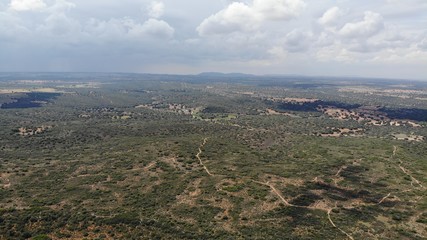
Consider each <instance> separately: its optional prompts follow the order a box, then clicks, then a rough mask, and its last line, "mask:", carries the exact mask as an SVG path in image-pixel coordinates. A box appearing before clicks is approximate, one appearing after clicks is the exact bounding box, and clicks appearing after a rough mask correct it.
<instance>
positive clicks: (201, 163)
mask: <svg viewBox="0 0 427 240" xmlns="http://www.w3.org/2000/svg"><path fill="white" fill-rule="evenodd" d="M207 142H208V138H205V139H203V143H202V144H201V145H200V147H199V152H198V153H197V154H196V158H197V159H199V163H200V165H202V166H203V168H204V169H205V171H206V173H207V174H208V175H209V176H213V174H212V173H211V172H209V169H208V168H207V167H206V165H205V164H203V161H202V159H201V158H200V154H202V152H203V151H202V148H203V147H204V146H205V144H206V143H207Z"/></svg>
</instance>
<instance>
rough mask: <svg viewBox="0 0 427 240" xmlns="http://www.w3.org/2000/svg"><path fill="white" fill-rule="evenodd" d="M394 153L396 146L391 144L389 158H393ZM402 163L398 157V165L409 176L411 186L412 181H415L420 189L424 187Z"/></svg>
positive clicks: (412, 184)
mask: <svg viewBox="0 0 427 240" xmlns="http://www.w3.org/2000/svg"><path fill="white" fill-rule="evenodd" d="M396 153H397V147H396V146H393V154H392V156H391V158H394V157H395V156H396ZM402 164H403V161H402V160H400V159H399V165H398V166H399V168H400V170H402V172H403V173H404V174H406V175H407V176H408V177H410V178H411V186H412V187H415V186H414V183H416V184H417V185H418V186H419V187H421V188H422V189H425V187H424V186H423V185H422V184H421V182H420V181H419V180H418V179H416V178H415V177H414V176H412V174H411V172H410V171H409V170H408V169H406V168H405V167H403V166H402Z"/></svg>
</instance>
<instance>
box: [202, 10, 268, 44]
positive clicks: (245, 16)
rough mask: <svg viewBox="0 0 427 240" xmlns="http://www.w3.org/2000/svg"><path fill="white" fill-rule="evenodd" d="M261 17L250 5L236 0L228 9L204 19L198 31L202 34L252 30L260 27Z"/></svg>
mask: <svg viewBox="0 0 427 240" xmlns="http://www.w3.org/2000/svg"><path fill="white" fill-rule="evenodd" d="M260 17H261V16H260V15H259V14H258V13H257V12H255V11H254V10H253V9H252V8H251V7H249V6H248V5H246V4H244V3H239V2H234V3H232V4H230V5H229V6H228V7H227V8H226V9H224V10H221V11H220V12H218V13H216V14H214V15H212V16H210V17H208V18H206V19H205V20H203V22H202V23H201V24H200V25H199V26H198V27H197V31H198V33H199V34H200V35H201V36H205V35H215V34H223V33H231V32H236V31H243V32H246V31H251V30H254V29H255V28H257V27H258V25H259V23H260V20H261V18H260Z"/></svg>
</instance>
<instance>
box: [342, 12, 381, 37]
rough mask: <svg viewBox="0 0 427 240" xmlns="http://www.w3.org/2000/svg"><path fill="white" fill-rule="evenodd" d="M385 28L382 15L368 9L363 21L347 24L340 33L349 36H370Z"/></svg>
mask: <svg viewBox="0 0 427 240" xmlns="http://www.w3.org/2000/svg"><path fill="white" fill-rule="evenodd" d="M383 28H384V22H383V18H382V16H381V15H380V14H378V13H375V12H370V11H366V12H365V13H364V18H363V20H362V21H359V22H352V23H347V24H345V25H344V27H342V28H341V30H340V34H341V35H342V36H343V37H347V38H368V37H372V36H374V35H375V34H377V33H379V32H380V31H381V30H382V29H383Z"/></svg>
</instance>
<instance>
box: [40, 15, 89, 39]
mask: <svg viewBox="0 0 427 240" xmlns="http://www.w3.org/2000/svg"><path fill="white" fill-rule="evenodd" d="M80 28H81V26H80V23H79V22H78V21H77V20H74V19H72V18H69V17H67V16H66V15H65V14H64V13H54V14H51V15H50V16H49V17H47V18H46V19H45V23H44V24H43V25H42V26H40V27H39V28H38V30H39V31H42V32H47V33H50V34H52V35H56V36H65V35H72V37H73V38H75V37H78V35H79V33H80Z"/></svg>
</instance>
